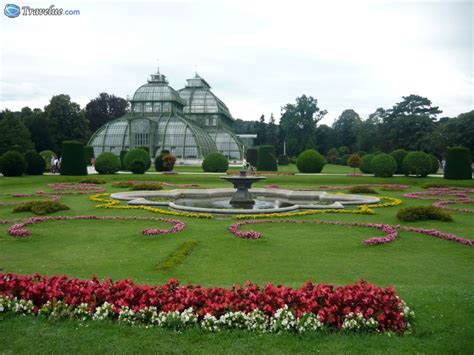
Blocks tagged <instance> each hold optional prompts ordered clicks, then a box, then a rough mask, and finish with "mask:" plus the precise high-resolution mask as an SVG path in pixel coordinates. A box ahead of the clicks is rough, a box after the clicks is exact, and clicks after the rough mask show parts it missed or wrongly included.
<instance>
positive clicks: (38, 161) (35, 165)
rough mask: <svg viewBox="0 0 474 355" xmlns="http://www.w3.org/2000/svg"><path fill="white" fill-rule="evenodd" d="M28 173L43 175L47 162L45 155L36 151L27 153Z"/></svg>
mask: <svg viewBox="0 0 474 355" xmlns="http://www.w3.org/2000/svg"><path fill="white" fill-rule="evenodd" d="M25 160H26V173H27V174H28V175H43V173H44V171H45V169H46V162H45V161H44V159H43V157H42V156H41V155H39V154H38V153H36V152H35V151H29V152H26V153H25Z"/></svg>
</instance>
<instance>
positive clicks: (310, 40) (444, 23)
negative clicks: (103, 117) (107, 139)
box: [0, 0, 474, 124]
mask: <svg viewBox="0 0 474 355" xmlns="http://www.w3.org/2000/svg"><path fill="white" fill-rule="evenodd" d="M8 2H15V3H16V4H17V5H19V6H25V5H28V6H30V7H49V6H50V5H51V4H54V5H55V7H56V8H63V9H64V10H66V9H70V10H75V9H77V10H80V15H79V16H59V17H52V16H48V17H45V16H41V17H39V16H37V17H33V16H19V17H17V18H14V19H10V18H7V17H6V16H4V15H1V20H0V23H1V33H0V36H1V37H0V44H1V48H0V49H1V69H0V70H1V71H0V80H1V81H0V82H1V86H0V108H1V109H5V108H8V109H11V110H19V109H21V108H22V107H24V106H30V107H41V108H43V107H44V106H45V105H46V104H47V103H48V102H49V99H50V98H51V96H52V95H56V94H60V93H65V94H69V95H70V96H71V98H72V100H73V101H75V102H78V103H79V104H80V105H81V106H84V105H85V104H87V102H88V101H89V100H90V99H92V98H94V97H96V96H97V95H98V94H99V93H100V92H107V93H113V94H115V95H118V96H121V97H127V95H133V93H134V91H135V90H136V89H137V88H138V87H139V86H140V85H142V84H143V83H145V82H146V79H147V77H148V75H149V74H151V73H153V72H155V71H156V66H157V59H159V65H160V70H161V72H162V73H163V74H165V75H167V77H168V80H169V81H170V85H171V86H172V87H174V88H175V89H180V88H182V87H183V86H184V85H185V83H186V81H185V80H186V79H187V78H189V77H192V76H193V75H194V72H195V70H197V72H198V73H199V74H200V75H201V76H202V77H203V78H205V79H206V80H207V81H208V82H209V83H210V85H211V86H212V90H213V92H214V93H215V94H216V95H217V96H218V97H219V98H221V99H222V100H223V101H224V102H225V103H226V104H227V106H228V107H229V109H230V111H231V113H232V114H233V116H234V117H236V118H242V119H245V120H251V119H258V118H259V117H260V115H261V114H265V116H267V117H268V116H269V115H270V113H272V112H273V113H274V115H275V117H276V118H277V119H279V117H280V112H281V107H282V106H284V105H285V104H286V103H291V102H294V101H295V98H296V97H297V96H300V95H302V94H306V95H311V96H313V97H315V98H317V99H318V105H319V107H320V108H322V109H326V110H328V112H329V114H328V115H327V117H326V118H325V119H324V121H323V123H327V124H331V123H332V121H333V120H334V119H335V118H337V117H338V116H339V114H340V113H341V112H342V111H343V110H344V109H348V108H352V109H354V110H356V111H357V112H358V113H359V114H360V115H361V116H362V117H367V115H368V114H370V113H372V112H373V111H375V109H376V108H378V107H384V108H389V107H391V106H393V105H394V104H395V103H396V102H399V101H400V100H401V97H402V96H406V95H409V94H418V95H422V96H426V97H428V98H429V99H430V100H431V101H432V102H433V104H434V105H437V106H440V108H441V109H442V110H443V111H444V112H443V114H442V116H456V115H458V114H460V113H462V112H466V111H469V110H472V109H474V98H473V97H474V94H473V91H474V89H473V88H474V85H473V82H474V75H473V73H474V69H473V59H474V58H473V50H474V44H473V16H474V15H473V13H474V2H473V1H463V2H461V1H395V2H394V1H391V2H388V1H347V2H343V1H297V0H291V1H289V0H288V1H283V2H278V1H271V2H264V1H258V0H252V1H243V0H240V1H235V2H234V1H168V2H165V1H154V2H151V1H149V2H137V1H134V2H132V1H119V2H117V1H114V2H110V1H98V2H97V1H95V2H93V1H71V0H68V1H66V0H54V1H53V0H51V1H27V0H9V1H8ZM3 3H5V2H3ZM2 7H3V5H2Z"/></svg>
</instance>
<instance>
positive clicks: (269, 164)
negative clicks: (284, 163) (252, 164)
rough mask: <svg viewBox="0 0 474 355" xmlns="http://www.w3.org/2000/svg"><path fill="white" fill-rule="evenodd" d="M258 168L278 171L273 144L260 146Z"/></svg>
mask: <svg viewBox="0 0 474 355" xmlns="http://www.w3.org/2000/svg"><path fill="white" fill-rule="evenodd" d="M257 170H259V171H278V165H277V158H276V153H275V147H274V146H273V145H262V146H261V147H258V159H257Z"/></svg>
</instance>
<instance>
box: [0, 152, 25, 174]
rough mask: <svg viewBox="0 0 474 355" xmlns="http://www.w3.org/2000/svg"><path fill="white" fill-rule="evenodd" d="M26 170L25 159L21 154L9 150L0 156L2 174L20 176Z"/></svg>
mask: <svg viewBox="0 0 474 355" xmlns="http://www.w3.org/2000/svg"><path fill="white" fill-rule="evenodd" d="M25 171H26V160H25V158H23V154H21V153H20V152H17V151H16V150H9V151H8V152H5V153H3V155H2V156H1V157H0V172H1V173H2V174H3V176H21V175H23V174H24V173H25Z"/></svg>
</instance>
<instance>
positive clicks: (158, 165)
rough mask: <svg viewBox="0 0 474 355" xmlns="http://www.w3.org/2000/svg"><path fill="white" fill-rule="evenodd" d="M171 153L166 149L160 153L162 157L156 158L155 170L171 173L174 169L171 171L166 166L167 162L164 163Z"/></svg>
mask: <svg viewBox="0 0 474 355" xmlns="http://www.w3.org/2000/svg"><path fill="white" fill-rule="evenodd" d="M169 153H170V152H169V150H166V149H163V150H162V151H161V153H160V155H158V156H157V157H156V158H155V170H156V171H171V170H172V168H171V169H170V167H168V166H165V162H164V161H163V158H164V157H165V156H166V155H168V154H169Z"/></svg>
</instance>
